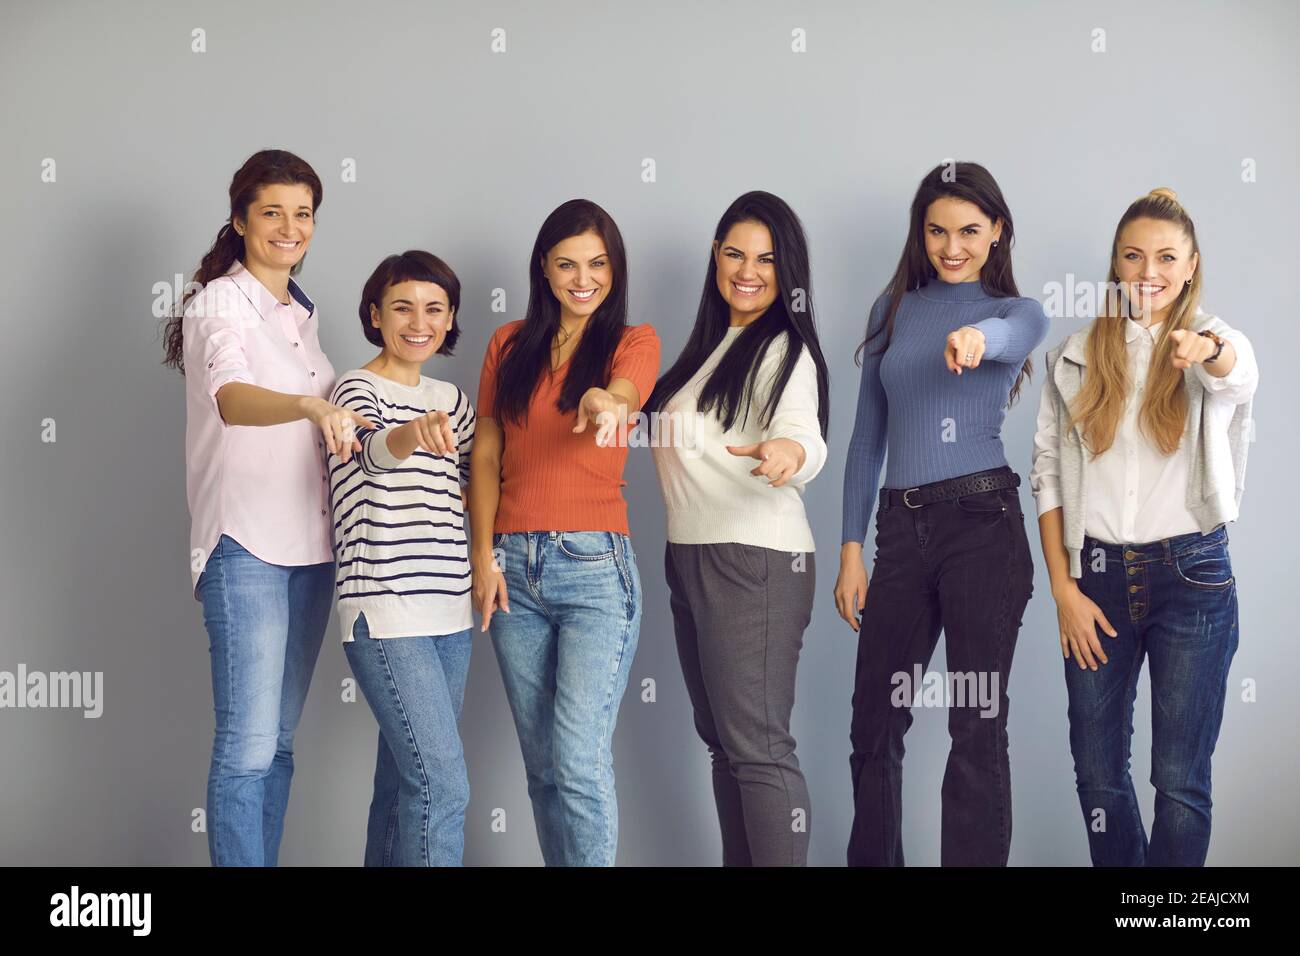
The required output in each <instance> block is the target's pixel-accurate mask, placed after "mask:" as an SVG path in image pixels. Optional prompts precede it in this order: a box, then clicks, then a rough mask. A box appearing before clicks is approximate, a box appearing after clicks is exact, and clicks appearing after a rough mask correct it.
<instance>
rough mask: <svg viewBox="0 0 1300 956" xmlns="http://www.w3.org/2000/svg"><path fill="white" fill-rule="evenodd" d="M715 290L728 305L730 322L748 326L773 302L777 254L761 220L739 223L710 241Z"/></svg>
mask: <svg viewBox="0 0 1300 956" xmlns="http://www.w3.org/2000/svg"><path fill="white" fill-rule="evenodd" d="M713 262H714V264H715V265H716V266H717V273H718V276H717V281H718V292H719V293H720V294H721V296H722V298H723V301H725V302H726V303H727V305H729V306H730V307H731V323H732V324H733V325H748V324H749V323H750V322H753V321H754V320H755V319H757V318H758V317H759V316H761V315H762V314H763V313H764V312H766V311H767V309H768V308H769V307H770V306H771V305H772V303H773V302H775V301H776V297H777V294H778V293H779V292H780V291H781V290H780V288H779V287H778V286H777V281H776V253H775V252H774V251H773V250H772V233H771V232H770V231H769V230H768V228H767V226H765V225H763V224H762V223H761V222H738V223H736V224H735V225H733V226H732V227H731V228H730V229H728V230H727V234H726V235H725V236H723V237H722V241H721V242H718V241H716V240H715V241H714V243H713Z"/></svg>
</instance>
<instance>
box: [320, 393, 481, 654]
mask: <svg viewBox="0 0 1300 956" xmlns="http://www.w3.org/2000/svg"><path fill="white" fill-rule="evenodd" d="M331 401H332V402H333V403H334V404H335V405H339V406H341V407H343V408H348V409H351V410H352V411H355V412H358V413H360V414H361V415H364V416H365V417H366V418H368V419H369V420H370V421H372V422H374V423H375V424H376V425H377V426H378V427H377V428H374V429H369V428H358V429H357V440H358V441H359V442H360V443H361V451H360V452H354V454H353V456H352V458H351V460H349V461H348V462H346V463H345V462H342V461H340V460H339V458H338V457H337V456H335V455H330V456H329V466H330V467H329V478H330V501H331V505H332V508H333V512H334V515H333V518H334V542H335V549H334V558H335V562H336V575H337V578H336V581H337V585H338V595H339V619H340V623H341V624H342V626H343V640H344V641H350V640H352V626H353V624H354V623H355V622H356V619H357V616H358V615H359V614H360V613H362V612H364V613H365V615H366V624H367V626H368V627H369V630H370V634H371V636H372V637H376V638H387V637H418V636H431V635H439V634H454V633H456V632H458V631H463V630H464V629H465V628H467V627H470V626H471V625H472V623H473V616H472V612H471V600H470V590H471V587H470V565H469V548H468V544H467V540H466V537H465V509H464V502H463V499H462V488H463V486H465V485H468V484H469V460H470V449H471V447H472V446H473V443H474V423H475V415H474V409H473V407H471V405H470V402H469V397H468V396H467V395H466V394H465V393H464V392H463V391H461V390H460V389H459V388H457V387H456V386H455V385H452V384H450V383H448V382H442V381H438V380H437V379H433V378H429V377H427V376H421V378H420V384H419V385H418V386H409V385H403V384H401V383H399V382H394V381H391V380H389V379H387V378H384V377H382V376H380V375H377V374H375V373H374V372H371V371H368V370H366V369H356V370H354V371H351V372H347V373H345V374H343V375H340V376H339V379H338V382H337V384H336V385H335V388H334V394H333V396H332V397H331ZM435 410H436V411H445V412H447V413H448V417H449V419H450V422H451V427H452V432H453V434H454V436H455V438H456V453H455V454H454V455H442V456H439V455H434V454H433V453H431V452H427V451H425V450H424V449H422V448H417V449H416V450H415V452H414V454H412V455H411V456H410V457H409V458H406V459H398V458H395V457H394V456H393V454H392V453H391V452H390V451H389V450H388V441H387V438H388V436H387V434H386V432H387V430H388V429H391V428H395V427H397V426H399V425H404V424H405V423H407V422H409V421H411V420H412V419H414V418H418V417H419V416H421V415H423V414H425V413H426V412H429V411H435Z"/></svg>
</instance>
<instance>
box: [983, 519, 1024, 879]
mask: <svg viewBox="0 0 1300 956" xmlns="http://www.w3.org/2000/svg"><path fill="white" fill-rule="evenodd" d="M1002 517H1003V521H1002V524H1003V527H1005V528H1006V529H1007V541H1008V545H1009V548H1008V554H1009V555H1010V561H1009V565H1008V569H1007V570H1008V571H1009V572H1010V573H1009V574H1007V576H1006V584H1005V586H1004V587H1003V589H1002V603H1001V606H1000V607H999V609H998V617H997V624H996V626H997V629H998V631H997V633H998V651H997V660H996V662H995V664H996V666H997V668H998V669H999V671H1001V670H1002V666H1003V661H1006V671H1005V673H1003V675H1002V678H1003V679H1002V691H1003V693H1006V694H1007V698H1008V703H1010V693H1009V692H1008V688H1007V683H1008V682H1009V678H1010V675H1011V661H1010V656H1011V655H1010V654H1009V653H1008V649H1009V644H1010V641H1009V640H1008V638H1009V637H1010V634H1011V582H1012V581H1013V580H1014V578H1015V572H1016V541H1015V533H1014V532H1013V531H1012V529H1011V519H1010V517H1009V516H1008V514H1007V509H1006V506H1005V505H1003V507H1002ZM1005 716H1006V715H1004V714H1003V715H1000V716H999V717H995V718H994V719H993V735H992V741H993V752H992V754H991V758H992V759H991V766H992V767H993V775H994V778H995V781H996V783H997V794H998V810H999V826H1000V834H1001V841H1000V844H999V852H1001V851H1003V850H1005V851H1007V852H1010V847H1011V819H1010V817H1011V807H1010V806H1009V805H1008V803H1007V801H1006V800H1004V799H1003V797H1004V794H1007V787H1006V786H1004V781H1003V779H1002V761H1001V759H999V750H1000V748H1001V744H1002V734H1001V733H1000V731H999V728H998V722H999V721H1000V720H1001V719H1002V718H1003V717H1005ZM977 719H982V718H977ZM1001 862H1002V863H1005V862H1006V861H1005V860H1003V861H1001Z"/></svg>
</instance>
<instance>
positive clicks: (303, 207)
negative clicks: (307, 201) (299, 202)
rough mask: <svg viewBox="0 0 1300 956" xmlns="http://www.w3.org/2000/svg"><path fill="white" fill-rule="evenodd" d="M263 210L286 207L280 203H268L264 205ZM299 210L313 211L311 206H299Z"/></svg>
mask: <svg viewBox="0 0 1300 956" xmlns="http://www.w3.org/2000/svg"><path fill="white" fill-rule="evenodd" d="M262 208H263V209H283V208H284V207H283V206H282V205H280V204H279V203H278V202H268V203H263V204H262ZM298 208H299V209H311V206H299V207H298Z"/></svg>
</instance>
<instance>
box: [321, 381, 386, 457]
mask: <svg viewBox="0 0 1300 956" xmlns="http://www.w3.org/2000/svg"><path fill="white" fill-rule="evenodd" d="M303 413H304V414H303V417H304V418H306V419H307V420H308V421H309V422H311V423H312V424H313V425H315V426H316V427H317V428H319V429H320V431H321V434H322V435H323V436H324V438H325V447H326V448H328V449H329V453H330V454H331V455H337V456H338V457H339V460H340V461H348V460H350V459H351V458H352V453H353V452H354V451H360V450H361V442H359V441H357V439H356V427H357V426H358V425H360V426H362V427H363V428H375V427H376V426H375V423H374V422H372V421H371V420H370V419H368V418H366V417H365V416H364V415H361V414H359V413H358V412H354V411H353V410H352V409H350V408H342V407H340V406H338V405H331V404H330V403H329V402H327V401H325V399H323V398H316V397H315V396H312V395H307V396H304V398H303Z"/></svg>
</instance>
